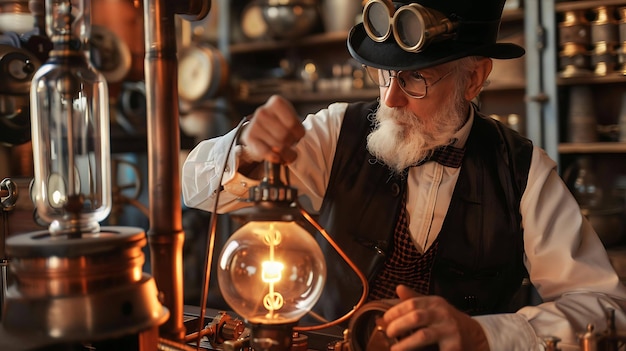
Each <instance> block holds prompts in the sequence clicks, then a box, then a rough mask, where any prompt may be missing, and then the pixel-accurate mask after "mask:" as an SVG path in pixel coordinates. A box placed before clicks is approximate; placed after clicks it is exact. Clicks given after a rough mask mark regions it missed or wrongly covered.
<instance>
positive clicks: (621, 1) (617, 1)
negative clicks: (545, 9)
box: [554, 0, 626, 12]
mask: <svg viewBox="0 0 626 351" xmlns="http://www.w3.org/2000/svg"><path fill="white" fill-rule="evenodd" d="M600 5H602V6H618V5H626V0H603V1H597V0H586V1H563V2H557V3H556V4H555V5H554V9H555V11H556V12H564V11H569V10H587V9H592V8H594V7H597V6H600Z"/></svg>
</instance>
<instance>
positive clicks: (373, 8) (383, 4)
mask: <svg viewBox="0 0 626 351" xmlns="http://www.w3.org/2000/svg"><path fill="white" fill-rule="evenodd" d="M381 12H382V13H381ZM385 12H386V13H385ZM381 15H383V16H381ZM385 15H386V16H385ZM374 16H376V17H374ZM385 19H386V20H387V21H386V22H387V23H381V22H380V20H385ZM363 25H364V27H365V31H366V32H367V35H368V36H369V37H370V38H371V39H372V40H374V41H375V42H379V43H380V42H383V41H385V40H387V39H388V38H389V37H390V36H391V34H392V33H393V36H394V38H395V41H396V43H398V45H399V46H400V47H401V48H402V49H403V50H404V51H408V52H420V51H422V50H423V49H424V48H425V47H427V46H428V45H429V44H430V43H432V42H433V41H437V40H442V39H446V38H449V37H450V35H452V34H453V32H454V30H455V29H456V27H457V26H458V22H455V21H451V20H450V19H449V18H448V17H446V16H445V15H444V14H442V13H441V12H439V11H436V10H433V9H429V8H426V7H424V6H422V5H420V4H417V3H413V4H408V5H404V6H401V7H399V8H398V9H396V8H395V6H394V5H393V2H392V1H391V0H369V1H368V2H367V3H366V4H365V6H364V7H363ZM407 25H409V28H414V27H415V26H416V25H417V28H414V29H416V30H415V32H407V31H404V28H405V27H406V26H407Z"/></svg>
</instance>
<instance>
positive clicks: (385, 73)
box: [363, 65, 454, 99]
mask: <svg viewBox="0 0 626 351" xmlns="http://www.w3.org/2000/svg"><path fill="white" fill-rule="evenodd" d="M363 67H364V68H365V71H367V75H368V76H369V77H370V78H371V79H372V81H374V83H376V84H378V86H380V87H384V88H388V87H389V85H391V78H395V79H397V80H398V85H399V86H400V89H402V91H403V92H404V93H405V94H407V95H408V96H410V97H412V98H414V99H423V98H425V97H426V94H428V88H430V87H432V86H434V85H435V84H437V83H439V82H440V81H441V80H442V79H444V78H445V77H447V76H449V75H450V74H451V73H452V72H453V71H454V70H450V71H449V72H448V73H446V74H444V75H443V76H441V77H439V78H438V79H437V80H435V81H434V82H432V83H430V84H428V82H427V81H426V78H424V76H422V75H421V74H420V73H419V72H418V71H392V70H389V69H379V68H374V67H369V66H366V65H363Z"/></svg>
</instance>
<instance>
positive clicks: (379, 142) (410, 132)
mask: <svg viewBox="0 0 626 351" xmlns="http://www.w3.org/2000/svg"><path fill="white" fill-rule="evenodd" d="M455 90H456V91H455V92H453V94H451V95H450V97H449V99H448V100H447V101H446V103H444V104H443V106H442V108H441V109H439V110H438V111H437V112H436V113H435V115H433V116H422V117H418V116H415V115H414V114H413V113H412V112H410V111H408V110H406V109H399V108H391V107H388V106H387V105H385V104H384V103H381V104H380V106H379V108H378V111H377V112H376V115H375V124H376V125H375V128H374V131H372V132H371V133H370V135H368V137H367V149H368V150H369V152H370V153H371V154H372V155H374V156H375V157H376V159H377V160H378V161H380V162H382V163H384V164H385V165H387V166H388V167H389V168H390V169H391V170H392V171H393V172H394V173H397V174H401V173H402V172H404V170H405V169H406V168H407V167H409V166H411V165H414V164H415V163H417V162H418V161H420V160H422V159H423V158H424V157H426V156H427V155H428V154H429V153H430V152H432V150H433V149H435V148H437V147H439V146H443V145H447V144H449V143H450V141H451V140H452V138H453V136H454V133H456V132H457V131H458V130H459V129H460V128H461V127H462V126H463V124H464V122H465V120H466V117H467V110H466V106H467V105H466V102H465V100H464V99H463V97H462V95H461V94H460V90H461V89H455Z"/></svg>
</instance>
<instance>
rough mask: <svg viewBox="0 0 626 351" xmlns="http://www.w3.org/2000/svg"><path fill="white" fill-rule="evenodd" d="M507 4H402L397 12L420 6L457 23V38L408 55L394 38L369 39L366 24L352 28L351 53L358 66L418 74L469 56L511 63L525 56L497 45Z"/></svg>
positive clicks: (450, 0)
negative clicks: (411, 6)
mask: <svg viewBox="0 0 626 351" xmlns="http://www.w3.org/2000/svg"><path fill="white" fill-rule="evenodd" d="M504 2H505V0H417V1H410V0H402V1H394V5H395V6H396V8H398V7H400V6H403V5H407V4H411V3H417V4H420V5H422V6H424V7H426V8H429V9H433V10H437V11H439V12H441V13H443V14H444V15H446V16H447V17H448V18H449V19H451V20H453V21H457V22H458V23H459V24H458V27H457V28H456V30H455V34H454V35H453V36H451V37H450V38H448V39H445V40H442V41H435V42H432V43H430V44H429V45H428V46H427V47H425V48H424V49H423V50H422V51H420V52H407V51H405V50H404V49H402V48H401V47H400V46H399V45H398V44H397V43H396V41H395V39H394V36H393V35H391V36H390V37H389V38H388V39H387V40H385V41H383V42H375V41H374V40H372V39H370V37H369V36H368V35H367V33H366V31H365V27H364V25H363V23H359V24H357V25H356V26H354V27H352V29H351V30H350V34H349V36H348V50H349V51H350V54H351V55H352V56H353V57H354V58H355V59H356V60H357V61H359V62H361V63H363V64H366V65H368V66H372V67H377V68H382V69H392V70H417V69H422V68H427V67H431V66H435V65H439V64H442V63H446V62H449V61H452V60H456V59H459V58H462V57H466V56H474V55H477V56H486V57H491V58H497V59H512V58H518V57H520V56H522V55H524V48H522V47H521V46H519V45H516V44H512V43H496V40H497V38H498V31H499V29H500V19H501V16H502V9H503V7H504Z"/></svg>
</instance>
